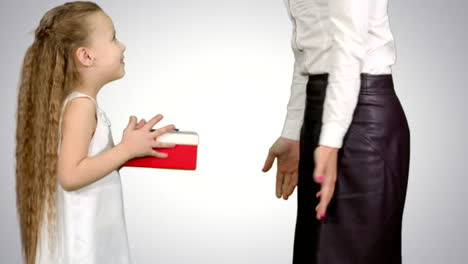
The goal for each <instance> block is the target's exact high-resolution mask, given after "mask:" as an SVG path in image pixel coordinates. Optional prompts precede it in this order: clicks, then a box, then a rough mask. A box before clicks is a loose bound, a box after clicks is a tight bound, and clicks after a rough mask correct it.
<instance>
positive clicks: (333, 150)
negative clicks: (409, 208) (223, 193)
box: [264, 0, 410, 264]
mask: <svg viewBox="0 0 468 264" xmlns="http://www.w3.org/2000/svg"><path fill="white" fill-rule="evenodd" d="M285 2H286V6H287V9H288V11H289V14H290V17H291V20H292V22H293V27H294V30H293V32H294V35H293V42H292V44H293V51H294V55H295V64H294V76H293V83H292V86H291V97H290V100H289V103H288V113H287V117H286V121H285V123H284V127H283V132H282V135H281V137H280V138H279V139H278V140H277V141H276V142H275V143H274V144H273V146H272V147H271V149H270V153H269V155H268V158H267V160H266V162H265V166H264V171H267V170H269V169H270V168H271V166H272V164H273V161H274V159H275V158H278V163H277V166H278V171H277V185H276V187H277V188H276V194H277V197H278V198H280V197H283V198H284V199H288V197H289V195H291V193H292V192H293V190H294V188H295V187H296V185H297V186H298V194H297V197H298V211H297V222H296V233H295V239H294V253H293V263H294V264H302V263H308V264H312V263H316V264H321V263H329V264H334V263H337V264H338V263H340V264H341V263H382V264H384V263H388V264H397V263H401V262H402V257H401V227H402V217H403V209H404V204H405V197H406V189H407V182H408V173H409V158H410V130H409V126H408V122H407V119H406V116H405V113H404V111H403V108H402V105H401V104H400V101H399V99H398V96H397V94H396V91H395V89H394V87H393V78H392V74H391V73H392V71H391V65H393V64H394V62H395V45H394V40H393V36H392V32H391V31H390V26H389V20H388V16H387V0H285ZM314 209H315V210H314Z"/></svg>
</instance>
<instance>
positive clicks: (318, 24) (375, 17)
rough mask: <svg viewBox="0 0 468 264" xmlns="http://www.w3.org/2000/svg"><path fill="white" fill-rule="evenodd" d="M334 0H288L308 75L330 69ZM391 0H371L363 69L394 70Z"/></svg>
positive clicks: (372, 71)
mask: <svg viewBox="0 0 468 264" xmlns="http://www.w3.org/2000/svg"><path fill="white" fill-rule="evenodd" d="M329 1H330V0H284V2H285V5H286V7H287V9H288V13H289V16H290V18H291V21H292V24H293V36H292V43H291V44H292V49H293V52H294V56H295V59H296V61H299V62H300V63H301V68H302V69H301V72H302V73H303V74H305V75H309V74H318V73H325V72H329V70H328V67H329V65H328V63H327V61H329V60H328V59H329V55H330V51H331V47H332V44H333V38H332V35H331V33H330V19H329V17H330V16H329V14H330V12H329ZM387 3H388V0H369V1H368V2H367V4H368V7H367V8H369V17H368V35H367V36H368V38H367V41H366V51H367V54H366V56H365V58H364V61H363V67H362V71H361V72H363V73H370V74H383V73H391V68H390V66H391V65H393V64H394V63H395V57H396V56H395V43H394V39H393V35H392V32H391V30H390V25H389V21H388V16H387Z"/></svg>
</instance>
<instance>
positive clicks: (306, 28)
mask: <svg viewBox="0 0 468 264" xmlns="http://www.w3.org/2000/svg"><path fill="white" fill-rule="evenodd" d="M284 1H285V4H286V7H287V9H288V11H289V15H290V18H291V21H292V24H293V37H292V49H293V53H294V58H295V63H294V73H293V81H292V85H291V96H290V98H289V102H288V107H287V115H286V121H285V123H284V127H283V131H282V134H281V136H283V137H286V138H289V139H293V140H299V135H300V129H301V126H302V122H303V115H304V108H305V96H306V85H307V81H308V75H310V74H319V73H329V77H328V78H329V79H328V87H327V91H326V96H325V102H324V109H323V116H322V127H321V133H320V138H319V144H320V145H325V146H330V147H335V148H341V146H342V143H343V142H342V141H343V138H344V136H345V134H346V131H347V130H348V127H349V125H350V124H351V121H352V117H353V112H354V109H355V107H356V105H357V100H358V95H359V88H360V73H370V74H389V73H391V68H390V66H391V65H393V64H394V63H395V45H394V40H393V35H392V32H391V30H390V25H389V22H388V16H387V3H388V0H284Z"/></svg>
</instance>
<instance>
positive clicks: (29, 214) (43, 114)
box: [16, 1, 102, 264]
mask: <svg viewBox="0 0 468 264" xmlns="http://www.w3.org/2000/svg"><path fill="white" fill-rule="evenodd" d="M98 11H102V9H101V8H100V7H99V6H98V5H97V4H95V3H93V2H81V1H77V2H69V3H65V4H63V5H60V6H57V7H55V8H52V9H51V10H49V11H48V12H47V13H45V15H44V16H43V17H42V19H41V21H40V23H39V26H38V27H37V29H36V30H35V32H34V33H35V36H34V42H33V43H32V44H31V46H30V47H29V48H28V49H27V51H26V55H25V57H24V61H23V66H22V70H21V80H20V84H19V92H18V110H17V129H16V205H17V209H18V215H19V226H20V232H21V244H22V253H23V257H24V261H25V263H26V264H33V263H34V262H35V256H36V248H37V245H38V239H39V237H40V235H41V234H40V232H41V228H40V227H41V225H42V224H43V220H44V219H43V217H44V213H45V210H46V208H47V209H48V210H47V220H48V221H47V222H48V231H49V232H48V233H49V235H50V237H52V234H53V233H54V232H55V216H56V208H55V207H56V206H55V201H56V188H57V175H56V174H57V147H58V140H59V139H58V126H59V118H60V112H61V104H62V102H63V100H64V98H65V96H66V95H67V94H68V93H69V92H70V91H71V89H72V87H73V86H75V85H76V84H78V83H79V82H80V75H79V72H78V71H77V67H76V62H75V59H74V53H75V51H76V49H77V48H78V47H80V46H85V45H86V44H88V42H89V40H88V35H89V32H90V26H89V25H88V23H87V22H86V17H87V16H89V15H90V14H92V13H94V12H98ZM46 203H47V205H46Z"/></svg>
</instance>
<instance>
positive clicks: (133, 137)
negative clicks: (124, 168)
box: [119, 114, 175, 159]
mask: <svg viewBox="0 0 468 264" xmlns="http://www.w3.org/2000/svg"><path fill="white" fill-rule="evenodd" d="M162 118H163V116H162V115H160V114H158V115H156V116H155V117H153V118H152V119H151V120H150V121H148V122H146V121H145V120H140V122H138V124H137V122H136V120H137V119H136V117H135V116H130V121H129V123H128V126H127V128H125V130H124V135H123V137H122V142H121V143H120V144H119V145H121V146H122V148H123V149H124V150H125V151H126V152H127V153H128V155H129V159H132V158H136V157H144V156H153V157H157V158H166V157H167V154H166V153H162V152H158V151H155V150H154V148H173V147H174V146H175V144H173V143H165V142H159V141H157V137H158V136H160V135H162V134H164V133H166V132H168V131H170V130H173V129H174V128H175V126H174V125H167V126H164V127H162V128H159V129H154V130H152V128H153V127H154V126H155V125H156V124H157V123H158V122H159V121H161V119H162Z"/></svg>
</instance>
